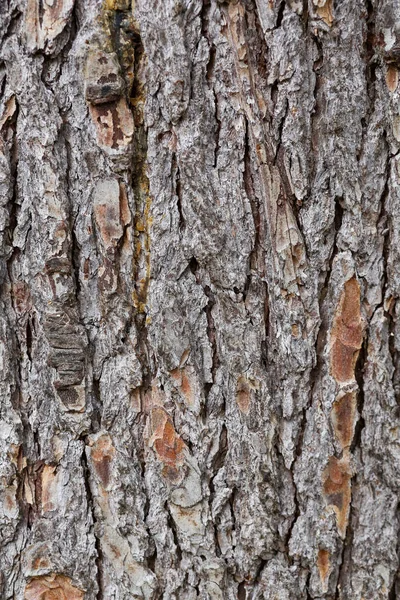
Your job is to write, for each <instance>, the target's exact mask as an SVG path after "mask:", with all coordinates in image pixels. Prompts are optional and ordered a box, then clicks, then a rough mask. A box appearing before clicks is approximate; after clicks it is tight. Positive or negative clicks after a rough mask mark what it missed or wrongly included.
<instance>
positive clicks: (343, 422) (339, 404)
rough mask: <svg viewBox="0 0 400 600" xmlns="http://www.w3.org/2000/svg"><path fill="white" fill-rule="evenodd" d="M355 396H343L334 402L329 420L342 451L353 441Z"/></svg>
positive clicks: (353, 393) (349, 394) (353, 394)
mask: <svg viewBox="0 0 400 600" xmlns="http://www.w3.org/2000/svg"><path fill="white" fill-rule="evenodd" d="M356 409H357V396H356V393H355V392H350V393H348V394H345V395H344V396H342V398H340V399H339V400H335V402H334V404H333V407H332V411H331V419H332V424H333V428H334V431H335V436H336V438H337V440H338V442H339V443H340V445H341V447H342V449H344V448H348V447H349V446H350V444H351V442H352V440H353V436H354V428H355V424H356Z"/></svg>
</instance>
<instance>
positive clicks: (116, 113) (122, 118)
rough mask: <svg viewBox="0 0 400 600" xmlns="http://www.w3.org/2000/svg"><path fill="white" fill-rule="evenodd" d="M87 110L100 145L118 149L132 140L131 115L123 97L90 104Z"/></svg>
mask: <svg viewBox="0 0 400 600" xmlns="http://www.w3.org/2000/svg"><path fill="white" fill-rule="evenodd" d="M89 110H90V114H91V117H92V120H93V122H94V124H95V125H96V131H97V141H98V143H99V145H100V146H107V147H109V148H114V149H118V148H121V147H123V146H127V145H128V144H130V143H131V142H132V136H133V127H134V126H133V116H132V113H131V111H130V110H129V107H128V104H127V102H126V100H125V98H120V99H119V100H118V101H117V102H106V103H104V104H96V105H93V104H91V105H90V106H89Z"/></svg>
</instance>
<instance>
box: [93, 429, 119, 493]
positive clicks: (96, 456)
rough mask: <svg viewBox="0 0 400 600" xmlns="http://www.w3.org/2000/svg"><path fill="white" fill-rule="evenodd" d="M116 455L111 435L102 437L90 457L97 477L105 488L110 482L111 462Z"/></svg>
mask: <svg viewBox="0 0 400 600" xmlns="http://www.w3.org/2000/svg"><path fill="white" fill-rule="evenodd" d="M114 455H115V448H114V446H113V445H112V442H111V438H110V436H109V435H107V434H104V435H102V436H100V437H99V438H98V439H97V440H96V441H95V442H94V443H93V446H92V448H91V452H90V457H91V459H92V461H93V467H94V470H95V472H96V475H97V476H98V478H99V479H100V481H101V483H102V484H103V487H104V488H106V487H107V486H108V484H109V482H110V475H111V462H112V459H113V458H114Z"/></svg>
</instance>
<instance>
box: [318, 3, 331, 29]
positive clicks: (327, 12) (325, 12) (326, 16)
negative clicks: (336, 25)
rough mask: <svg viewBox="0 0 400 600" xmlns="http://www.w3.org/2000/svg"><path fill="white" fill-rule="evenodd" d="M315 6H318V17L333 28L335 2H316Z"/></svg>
mask: <svg viewBox="0 0 400 600" xmlns="http://www.w3.org/2000/svg"><path fill="white" fill-rule="evenodd" d="M314 5H316V6H317V15H318V16H319V17H320V18H321V19H322V20H323V21H324V22H325V23H326V24H327V25H329V27H332V23H333V13H332V8H333V0H314Z"/></svg>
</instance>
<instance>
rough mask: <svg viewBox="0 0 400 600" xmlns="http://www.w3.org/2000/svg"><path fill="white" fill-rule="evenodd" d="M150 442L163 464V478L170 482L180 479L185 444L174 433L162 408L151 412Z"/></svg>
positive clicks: (170, 421) (170, 422)
mask: <svg viewBox="0 0 400 600" xmlns="http://www.w3.org/2000/svg"><path fill="white" fill-rule="evenodd" d="M151 425H152V431H153V435H152V441H151V445H152V446H153V448H154V450H155V452H156V454H157V457H158V459H159V460H160V461H161V462H162V463H163V465H164V468H163V471H162V473H163V476H164V477H166V478H167V479H169V480H170V481H171V482H176V481H177V480H178V479H180V478H181V473H180V467H181V466H182V465H183V463H184V454H183V452H184V449H185V443H184V442H183V440H182V438H181V437H180V436H179V435H178V434H177V433H176V431H175V429H174V426H173V424H172V420H171V418H170V417H169V415H168V414H167V413H166V412H165V411H164V409H162V408H159V407H157V408H155V409H153V410H152V411H151Z"/></svg>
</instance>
